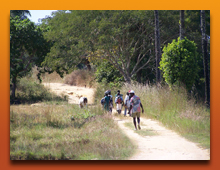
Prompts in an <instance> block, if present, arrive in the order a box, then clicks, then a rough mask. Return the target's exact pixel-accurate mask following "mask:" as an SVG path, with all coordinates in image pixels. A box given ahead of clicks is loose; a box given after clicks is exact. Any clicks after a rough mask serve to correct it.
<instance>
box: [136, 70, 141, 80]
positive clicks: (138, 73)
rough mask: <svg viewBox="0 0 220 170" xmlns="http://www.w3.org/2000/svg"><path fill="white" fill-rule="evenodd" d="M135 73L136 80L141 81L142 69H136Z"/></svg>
mask: <svg viewBox="0 0 220 170" xmlns="http://www.w3.org/2000/svg"><path fill="white" fill-rule="evenodd" d="M136 75H137V82H138V83H141V76H142V70H140V71H138V72H137V74H136Z"/></svg>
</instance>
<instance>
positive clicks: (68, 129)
mask: <svg viewBox="0 0 220 170" xmlns="http://www.w3.org/2000/svg"><path fill="white" fill-rule="evenodd" d="M10 109H11V111H10V159H11V160H91V159H95V160H123V159H126V158H127V157H128V156H130V154H131V153H132V152H133V150H134V147H133V146H131V144H130V141H129V139H128V138H127V137H126V136H125V135H123V134H122V133H121V131H120V130H119V129H118V127H117V125H116V124H115V123H114V121H113V120H112V119H111V117H110V116H108V115H106V114H105V115H103V113H102V109H101V108H99V107H91V108H89V109H79V108H78V106H77V105H68V104H65V105H56V104H45V103H42V105H41V106H29V105H20V106H17V105H16V106H15V105H14V106H11V108H10Z"/></svg>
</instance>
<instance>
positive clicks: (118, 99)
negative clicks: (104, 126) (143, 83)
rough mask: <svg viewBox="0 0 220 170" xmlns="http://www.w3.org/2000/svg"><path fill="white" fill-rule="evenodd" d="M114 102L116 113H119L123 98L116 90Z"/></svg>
mask: <svg viewBox="0 0 220 170" xmlns="http://www.w3.org/2000/svg"><path fill="white" fill-rule="evenodd" d="M115 104H116V109H117V112H118V114H121V109H122V105H123V98H122V95H121V94H120V91H119V90H118V93H117V96H116V98H115Z"/></svg>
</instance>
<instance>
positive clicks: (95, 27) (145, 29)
mask: <svg viewBox="0 0 220 170" xmlns="http://www.w3.org/2000/svg"><path fill="white" fill-rule="evenodd" d="M152 16H153V11H71V13H65V11H59V12H57V13H56V15H55V16H54V17H53V18H52V19H51V20H50V21H49V22H48V25H49V26H50V28H51V29H50V31H49V32H47V33H46V35H45V37H47V39H48V40H51V41H54V45H53V47H52V49H51V51H50V53H49V54H48V56H47V59H46V62H45V64H47V65H48V66H49V67H54V66H55V65H57V66H59V68H60V69H62V70H65V69H66V70H71V69H73V68H74V67H76V65H77V64H79V63H80V62H81V61H82V56H85V55H86V56H87V57H89V58H99V59H105V60H107V61H109V62H110V63H111V64H112V65H113V66H114V68H115V69H117V70H118V71H119V72H120V74H121V75H123V77H124V79H125V81H126V82H129V83H130V82H131V78H132V77H133V76H135V75H136V74H137V73H138V72H139V71H140V70H142V69H146V68H147V67H148V66H149V63H150V62H152V61H153V55H152V54H151V53H150V52H151V48H152V46H153V44H152V39H153V28H154V27H153V22H152V21H153V20H152Z"/></svg>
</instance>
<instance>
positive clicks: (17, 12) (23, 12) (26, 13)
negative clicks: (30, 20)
mask: <svg viewBox="0 0 220 170" xmlns="http://www.w3.org/2000/svg"><path fill="white" fill-rule="evenodd" d="M10 16H11V17H15V16H19V17H20V18H21V19H27V16H31V13H30V11H29V10H11V11H10Z"/></svg>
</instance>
